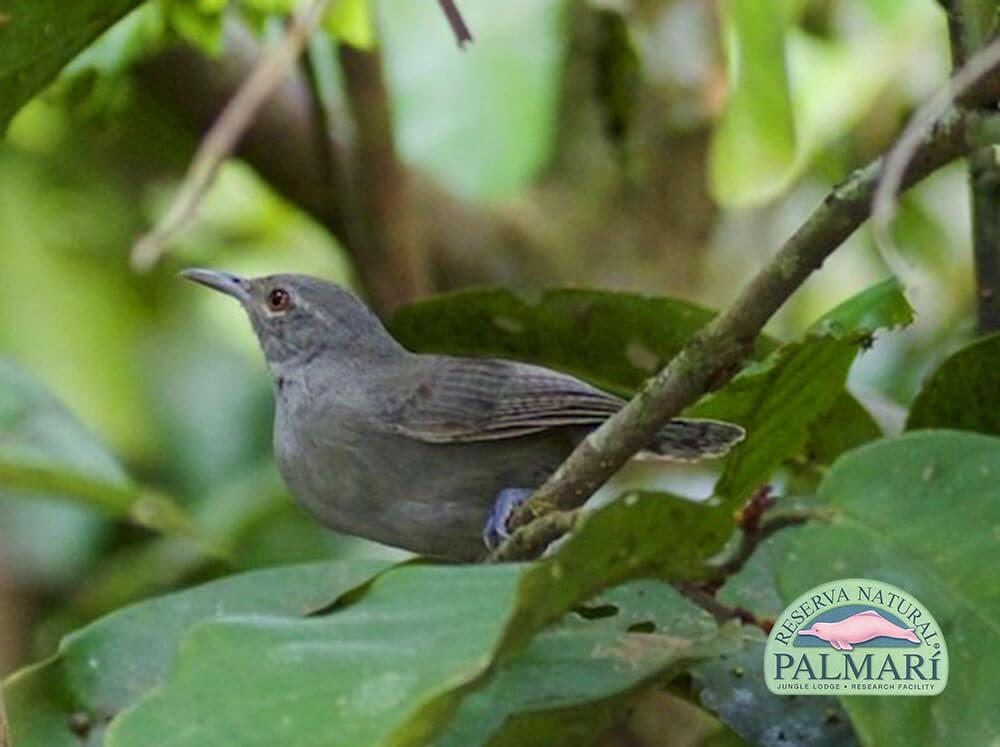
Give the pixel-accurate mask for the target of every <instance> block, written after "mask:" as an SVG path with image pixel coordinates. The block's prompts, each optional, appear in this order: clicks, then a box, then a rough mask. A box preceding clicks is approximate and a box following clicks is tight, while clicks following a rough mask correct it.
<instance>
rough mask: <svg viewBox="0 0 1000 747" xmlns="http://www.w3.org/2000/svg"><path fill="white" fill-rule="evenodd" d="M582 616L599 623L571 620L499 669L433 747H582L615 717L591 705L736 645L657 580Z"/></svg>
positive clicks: (621, 592)
mask: <svg viewBox="0 0 1000 747" xmlns="http://www.w3.org/2000/svg"><path fill="white" fill-rule="evenodd" d="M588 609H589V610H594V611H597V612H599V613H600V616H599V617H597V618H595V619H584V618H582V617H580V616H579V615H576V614H572V615H569V616H568V617H567V618H565V619H564V620H563V621H562V622H561V623H560V624H558V625H556V626H553V627H551V628H549V629H547V630H545V631H544V632H542V633H541V634H539V635H538V636H537V637H535V638H534V639H532V640H531V642H530V643H528V645H527V646H525V648H524V649H523V650H522V651H520V652H519V653H517V654H516V655H514V656H513V657H511V658H510V659H509V660H508V661H506V662H503V663H502V664H501V665H500V667H499V669H498V670H497V672H496V673H495V675H494V676H493V677H492V679H491V680H490V681H489V683H488V684H487V685H486V686H485V687H484V688H483V689H481V690H478V691H475V692H473V693H471V694H470V695H469V696H468V697H466V698H465V699H464V700H463V701H462V703H461V705H460V706H459V709H458V712H457V714H456V717H455V720H454V721H453V722H452V723H451V724H450V725H449V726H448V728H447V729H446V730H445V732H444V733H443V734H441V735H440V736H439V737H438V738H437V739H435V740H434V741H433V742H432V744H433V745H435V747H469V745H480V744H487V743H489V744H491V745H494V746H495V745H512V746H514V745H516V746H517V747H530V746H531V745H538V746H539V747H551V746H552V745H555V744H557V741H556V740H557V736H556V735H559V737H558V738H561V739H562V740H564V741H563V742H559V743H560V744H562V743H565V744H570V745H575V744H580V743H581V741H582V739H583V738H584V737H586V736H587V735H593V734H595V733H596V732H597V731H598V730H597V729H596V728H595V727H596V724H600V723H603V722H604V721H605V720H606V719H607V717H608V715H609V714H613V713H614V712H616V711H617V710H619V708H615V707H614V706H616V705H620V703H607V702H605V703H604V705H605V706H606V707H605V708H595V706H594V703H595V702H596V701H602V700H603V699H606V698H608V696H609V694H618V693H622V692H628V691H629V689H630V688H633V687H634V686H635V684H636V683H637V682H642V681H644V680H645V679H647V678H650V677H653V676H658V677H663V676H664V673H665V672H670V671H675V670H676V669H677V668H678V667H680V666H683V665H686V664H689V663H691V662H692V661H693V660H699V659H702V658H705V657H706V656H709V655H713V654H718V653H721V651H722V650H723V649H725V650H728V649H729V648H732V647H733V646H734V645H735V637H733V636H728V637H723V638H720V637H719V635H718V631H717V629H716V625H715V623H714V621H713V620H712V618H711V616H710V615H709V614H708V613H706V612H705V611H704V610H701V609H699V608H698V607H695V606H694V605H692V604H691V603H690V602H688V601H687V600H685V599H684V598H683V597H682V596H681V595H680V594H679V593H678V592H676V591H675V590H674V589H673V588H672V587H670V586H669V585H667V584H665V583H663V582H662V581H637V582H633V583H630V584H626V585H625V586H620V587H618V588H616V589H612V590H611V591H609V592H607V593H606V594H603V595H601V597H599V598H598V599H595V600H593V601H592V602H591V603H590V604H589V605H588ZM592 614H593V613H590V614H588V617H590V616H591V615H592ZM639 630H641V631H642V633H641V634H636V632H637V631H639ZM733 632H734V633H735V631H733ZM668 637H669V639H670V640H668ZM580 703H586V704H587V705H586V706H584V707H582V708H579V709H577V710H576V711H574V713H573V715H572V719H568V718H567V715H568V714H567V713H566V711H565V710H563V709H566V708H569V707H570V706H574V705H577V704H580ZM607 706H610V707H607ZM517 717H520V718H517ZM505 721H506V722H507V723H506V726H504V724H505ZM570 723H572V727H573V728H570ZM501 727H503V728H502V729H501ZM491 737H492V739H491Z"/></svg>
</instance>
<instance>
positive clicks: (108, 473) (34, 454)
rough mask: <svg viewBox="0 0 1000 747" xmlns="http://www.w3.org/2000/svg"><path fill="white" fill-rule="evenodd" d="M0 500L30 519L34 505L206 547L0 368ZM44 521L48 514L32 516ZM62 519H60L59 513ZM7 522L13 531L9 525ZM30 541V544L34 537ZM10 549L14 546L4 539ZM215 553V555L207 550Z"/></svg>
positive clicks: (179, 515) (24, 381) (6, 367)
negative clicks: (65, 507)
mask: <svg viewBox="0 0 1000 747" xmlns="http://www.w3.org/2000/svg"><path fill="white" fill-rule="evenodd" d="M0 498H3V499H4V502H5V503H7V502H10V501H11V500H13V501H14V503H15V507H16V508H15V511H19V512H20V513H21V516H22V518H23V517H24V516H26V515H27V516H28V517H30V515H31V512H32V511H33V510H35V511H37V510H38V509H27V511H28V514H25V510H26V509H24V505H25V502H26V501H28V500H30V499H33V498H42V499H45V501H46V502H50V501H52V500H58V501H61V502H72V503H76V504H78V505H81V506H86V507H90V508H93V509H96V510H97V511H99V512H101V513H103V514H105V515H106V516H110V517H113V518H122V519H128V520H131V521H133V522H135V523H137V524H140V525H141V526H145V527H148V528H150V529H155V530H157V531H161V532H165V533H169V534H178V535H184V536H187V537H189V538H192V539H195V540H197V541H199V542H201V543H203V544H204V545H205V547H206V548H207V547H208V545H209V544H210V543H208V540H207V539H206V538H204V537H203V535H202V534H201V532H200V531H199V529H198V528H197V526H196V525H195V524H194V522H193V521H192V520H191V519H190V518H189V517H188V516H187V514H186V513H185V512H184V511H183V509H181V508H180V507H179V506H178V505H177V504H175V503H174V502H173V501H171V500H170V499H169V498H167V497H166V496H163V495H158V494H154V493H151V492H149V491H145V490H143V489H140V488H138V487H137V486H135V485H133V484H132V483H130V482H129V480H128V479H127V478H126V477H125V474H124V472H123V471H122V469H121V467H120V466H119V465H118V463H117V462H116V461H115V460H114V458H113V457H112V456H111V455H110V454H109V453H108V452H107V451H105V450H104V448H103V447H102V446H101V445H100V443H99V442H98V441H97V440H96V439H95V438H94V436H92V435H91V434H89V433H88V432H87V431H86V430H85V429H84V428H83V427H82V426H81V425H80V424H79V423H78V422H77V421H76V419H75V418H73V416H72V415H71V414H70V413H69V412H67V411H66V409H65V408H63V407H62V405H60V404H59V403H58V402H57V401H56V400H55V399H54V398H53V397H52V396H51V395H49V394H48V393H47V392H46V391H45V390H44V389H43V388H42V387H41V386H39V385H38V384H35V383H34V382H32V381H31V380H30V378H29V377H28V376H26V375H25V374H23V373H22V372H20V371H19V370H18V369H16V368H15V367H14V366H13V365H11V364H8V363H5V362H3V361H0ZM0 510H3V509H2V508H0ZM40 510H41V511H43V512H45V513H46V514H52V513H53V511H50V510H49V509H40ZM63 513H64V512H63ZM12 521H14V522H15V523H16V521H17V519H16V518H14V519H13V520H12ZM35 539H37V536H36V537H35ZM12 541H15V542H16V538H12ZM213 551H220V548H213Z"/></svg>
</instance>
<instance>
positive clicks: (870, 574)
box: [778, 431, 1000, 747]
mask: <svg viewBox="0 0 1000 747" xmlns="http://www.w3.org/2000/svg"><path fill="white" fill-rule="evenodd" d="M998 476H1000V439H998V438H994V437H990V436H983V435H979V434H972V433H961V432H957V431H954V432H951V431H926V432H917V433H910V434H906V435H904V436H901V437H899V438H894V439H887V440H883V441H880V442H877V443H875V444H871V445H868V446H863V447H861V448H860V449H857V450H856V451H853V452H851V453H849V454H847V455H846V456H844V457H843V458H842V459H841V460H840V461H838V462H837V463H836V464H835V465H834V467H833V469H832V470H831V472H830V473H829V474H828V475H827V477H826V479H824V481H823V483H822V484H821V485H820V490H819V498H820V500H822V501H823V502H824V504H826V507H828V508H829V509H830V512H831V516H830V519H829V521H824V522H822V523H819V522H814V523H810V524H807V525H806V526H804V527H802V528H801V529H799V530H798V531H797V534H796V537H795V540H794V542H792V544H791V546H790V548H789V550H788V552H787V555H786V559H785V562H784V564H783V566H782V568H781V570H780V572H779V575H778V581H779V588H780V590H781V592H782V596H783V597H784V599H785V601H786V603H787V602H789V601H791V600H792V599H793V598H794V597H796V596H798V595H799V594H801V593H803V592H804V591H806V590H807V589H809V588H811V587H812V586H815V585H817V584H820V583H823V582H826V581H831V580H834V579H837V578H850V577H855V578H874V579H878V580H881V581H885V582H887V583H891V584H894V585H896V586H899V587H900V588H902V589H905V590H906V591H907V592H908V593H910V594H913V596H915V597H916V598H918V599H919V600H920V601H921V602H922V603H923V604H925V605H926V606H927V608H928V609H929V610H930V611H931V613H932V614H933V615H934V617H935V619H936V620H937V621H938V623H939V624H940V626H941V628H942V630H943V631H945V636H946V641H947V644H948V649H949V652H950V657H951V662H952V666H951V667H950V675H949V681H948V687H947V688H946V689H945V691H944V692H943V693H942V694H940V695H938V696H936V697H934V698H927V699H925V698H872V697H854V698H844V699H843V702H844V705H845V707H846V708H847V711H848V713H849V714H850V716H851V719H852V721H853V722H854V725H855V728H856V729H857V731H858V734H859V736H860V737H861V741H862V742H863V743H865V744H877V745H886V746H887V747H892V746H893V745H910V744H988V743H989V742H990V740H991V739H994V738H995V737H996V735H997V734H998V733H1000V712H998V711H997V709H996V697H995V688H994V686H993V682H994V680H995V676H996V672H997V669H998V668H1000V586H998V585H997V584H996V583H994V580H993V570H992V569H993V567H994V562H995V559H996V548H997V536H998V534H997V528H998V527H1000V479H998Z"/></svg>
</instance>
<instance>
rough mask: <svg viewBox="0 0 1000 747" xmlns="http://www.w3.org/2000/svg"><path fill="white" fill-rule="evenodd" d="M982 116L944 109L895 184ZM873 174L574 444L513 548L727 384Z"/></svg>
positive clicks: (831, 241)
mask: <svg viewBox="0 0 1000 747" xmlns="http://www.w3.org/2000/svg"><path fill="white" fill-rule="evenodd" d="M982 116H984V115H980V114H976V113H972V114H963V113H960V112H956V111H951V112H950V113H949V114H948V115H946V116H944V117H943V118H942V119H940V120H939V121H938V122H937V123H936V124H935V126H934V127H933V128H931V131H930V132H929V133H927V134H925V135H924V137H923V138H922V140H921V142H920V145H919V147H918V148H917V149H916V151H915V153H914V156H913V158H912V159H911V160H910V161H909V163H908V165H907V167H906V169H905V170H904V172H903V177H902V185H903V186H910V185H912V184H914V183H916V182H917V181H919V180H920V179H923V178H924V177H925V176H927V175H928V174H930V173H932V172H933V171H935V170H937V169H938V168H940V167H941V166H943V165H944V164H946V163H949V162H950V161H952V160H954V159H956V158H959V157H961V156H964V155H965V154H966V153H968V152H969V151H970V150H971V149H972V148H973V147H975V146H976V145H978V144H980V143H977V142H972V143H970V142H969V141H970V138H969V137H967V134H968V133H975V134H979V133H981V132H982V128H980V127H977V126H971V127H970V125H971V124H974V123H975V122H976V121H978V120H979V119H980V118H981V117H982ZM990 134H991V135H992V134H995V133H992V131H991V133H990ZM881 176H882V162H881V161H876V162H874V163H872V164H870V165H869V166H867V167H865V168H863V169H861V170H859V171H857V172H855V173H854V174H853V175H851V176H850V177H849V178H848V179H847V180H846V181H845V182H843V183H842V184H840V185H839V186H837V187H836V188H835V189H834V190H833V191H832V192H831V193H830V194H829V195H827V197H826V199H825V200H824V201H823V203H822V204H821V205H820V206H819V207H818V208H816V210H815V211H814V212H813V213H812V215H810V216H809V218H807V219H806V222H805V223H804V224H803V225H802V226H801V227H800V228H799V229H798V231H796V232H795V233H794V234H793V235H792V237H791V238H789V239H788V241H787V242H786V243H785V245H784V246H783V247H781V249H780V250H779V251H778V252H777V254H776V255H775V256H774V257H773V258H772V259H771V260H770V261H769V262H768V263H767V264H766V265H765V266H764V267H763V268H762V269H761V270H760V272H758V274H757V276H756V277H754V278H753V279H752V280H751V281H750V283H749V285H748V286H747V287H746V288H745V289H744V290H743V292H742V293H741V294H740V295H739V296H738V297H737V299H736V301H735V302H734V303H733V304H732V306H730V307H729V309H728V310H726V311H725V312H723V313H722V314H720V315H719V316H718V317H716V318H715V319H714V320H713V321H712V322H711V323H710V324H709V325H708V326H707V327H705V328H704V329H703V330H702V331H701V332H700V333H698V334H697V335H695V336H694V338H692V339H691V340H690V341H689V342H688V343H687V344H686V345H685V346H684V348H683V349H682V350H681V352H680V353H679V354H678V355H677V356H676V357H675V358H674V359H673V360H671V361H670V363H669V364H668V365H667V367H666V368H665V369H663V370H662V371H661V372H660V373H659V374H657V375H656V376H654V377H653V378H651V379H649V380H647V381H646V383H645V384H644V385H643V387H642V388H641V390H640V391H639V393H638V394H637V395H636V396H635V397H634V398H633V399H632V400H631V401H629V402H628V404H626V405H625V407H623V408H622V409H621V410H620V411H619V412H617V413H616V414H615V415H613V416H612V417H611V418H609V419H608V420H607V421H606V422H605V423H603V424H602V425H601V426H600V427H599V428H598V429H597V430H595V431H594V432H592V433H591V434H590V435H589V436H588V437H587V438H586V439H584V441H582V442H581V443H580V444H579V446H577V448H576V449H575V450H574V451H573V453H572V454H571V455H570V456H569V458H568V459H567V460H566V461H565V462H564V463H563V465H562V466H561V467H560V468H559V469H558V470H557V471H556V473H555V474H554V475H553V476H552V477H551V478H550V479H549V480H548V482H546V484H545V485H544V486H542V488H541V489H540V490H539V491H538V492H537V493H536V494H535V495H534V496H533V497H532V498H531V499H530V500H528V501H527V502H525V503H524V504H522V505H521V506H519V507H518V508H517V509H516V510H515V511H514V513H513V515H512V516H511V521H510V522H509V526H510V528H511V529H513V530H516V533H515V535H514V537H512V538H511V541H514V542H523V540H522V539H521V538H518V537H517V534H518V533H520V532H524V531H525V529H523V527H525V525H528V524H530V522H531V521H532V520H534V519H537V518H538V517H540V516H544V515H546V514H548V513H550V512H552V511H555V510H562V511H567V510H571V509H574V508H577V507H579V506H581V505H583V503H584V502H585V501H586V500H587V498H589V497H590V495H591V494H592V493H593V492H594V491H595V490H596V489H597V488H599V487H600V486H601V485H602V484H603V483H604V482H605V481H606V480H607V479H608V478H610V477H611V476H612V475H613V474H614V473H615V472H617V471H618V470H619V469H620V468H621V467H622V466H623V465H624V464H625V462H626V461H628V459H629V458H630V457H631V456H632V455H633V454H635V453H636V452H638V451H639V450H640V449H642V448H643V447H644V446H645V445H646V444H648V443H649V442H650V441H651V440H652V439H653V436H654V435H655V434H656V433H657V432H658V431H659V430H660V429H661V428H662V427H663V426H664V425H666V423H667V421H668V420H670V419H671V418H673V417H676V416H678V415H680V414H681V412H682V411H683V409H684V408H685V407H687V406H688V405H690V404H692V403H694V402H695V401H697V400H698V399H699V398H700V397H701V396H702V395H704V394H707V393H708V392H710V391H712V390H713V389H716V388H718V387H720V386H722V385H723V384H725V383H726V382H727V381H728V380H729V379H730V378H732V376H733V375H734V374H735V373H736V371H737V370H738V369H739V366H740V364H741V363H742V361H743V360H744V358H745V357H746V356H747V354H748V353H749V352H750V350H751V347H752V345H753V343H754V340H755V339H756V338H757V336H758V335H759V334H760V333H761V331H762V329H763V327H764V324H765V323H766V322H767V321H768V320H769V319H770V318H771V316H772V315H773V314H774V313H775V312H776V311H777V310H778V309H779V308H780V307H781V306H782V304H784V302H785V301H786V300H787V299H788V298H789V297H790V296H791V295H792V294H793V293H794V292H795V291H796V290H797V289H798V288H799V286H800V285H802V283H803V282H805V280H806V279H807V278H808V277H809V276H810V275H811V274H812V272H813V271H814V270H816V269H818V268H819V267H820V266H821V265H822V264H823V262H824V260H825V259H826V258H827V257H828V256H830V255H831V254H832V253H833V252H834V251H835V250H836V249H837V248H838V247H839V246H840V245H841V244H843V243H844V241H845V240H846V239H847V238H848V237H849V236H850V235H851V234H852V233H853V232H854V231H855V230H856V229H857V228H858V226H860V225H861V223H862V222H864V220H865V219H866V218H867V217H868V215H869V213H870V211H871V200H872V195H873V194H874V192H875V189H876V187H877V185H878V183H879V180H880V178H881Z"/></svg>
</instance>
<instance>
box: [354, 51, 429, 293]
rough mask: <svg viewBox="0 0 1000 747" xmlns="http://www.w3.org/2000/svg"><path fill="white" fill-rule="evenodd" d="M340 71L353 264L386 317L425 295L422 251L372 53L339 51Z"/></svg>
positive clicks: (426, 285) (386, 100)
mask: <svg viewBox="0 0 1000 747" xmlns="http://www.w3.org/2000/svg"><path fill="white" fill-rule="evenodd" d="M339 52H340V66H341V69H342V70H343V73H344V76H343V77H344V85H345V88H346V92H347V98H348V101H349V102H350V105H351V111H352V113H353V115H354V121H355V123H356V125H357V126H356V127H355V132H356V137H357V144H356V148H355V150H354V153H353V156H354V157H353V159H352V160H353V162H352V163H351V167H352V168H351V176H352V180H351V183H352V184H353V187H354V190H353V191H354V193H355V194H356V200H354V206H355V207H356V214H355V215H354V216H352V217H353V218H355V219H356V220H354V221H352V225H356V226H357V228H358V231H357V233H358V235H357V236H352V237H351V238H352V242H351V243H352V245H353V254H354V259H355V261H356V263H357V265H358V270H359V272H360V274H361V276H362V277H363V278H364V279H365V282H366V286H367V290H368V294H369V296H370V298H371V300H372V302H373V304H374V305H375V306H376V307H377V308H378V309H379V310H380V311H381V312H382V313H387V312H389V311H391V310H392V309H394V308H395V307H396V306H399V305H401V304H404V303H407V302H409V301H412V300H414V299H416V298H418V297H420V296H423V295H426V294H427V293H428V292H429V291H430V276H429V272H428V262H427V252H426V246H425V244H424V237H423V235H422V233H421V231H420V226H419V221H418V220H417V214H416V212H415V210H414V205H413V198H412V194H411V189H410V179H409V175H408V174H407V171H406V168H405V167H404V166H403V164H402V163H401V162H400V160H399V155H398V154H397V152H396V143H395V139H394V137H393V129H392V113H391V109H390V105H389V94H388V92H387V91H386V88H385V81H384V79H383V75H382V62H381V59H380V58H379V56H378V54H377V53H374V52H366V51H363V50H360V49H355V48H353V47H351V46H348V45H341V46H340V50H339Z"/></svg>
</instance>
